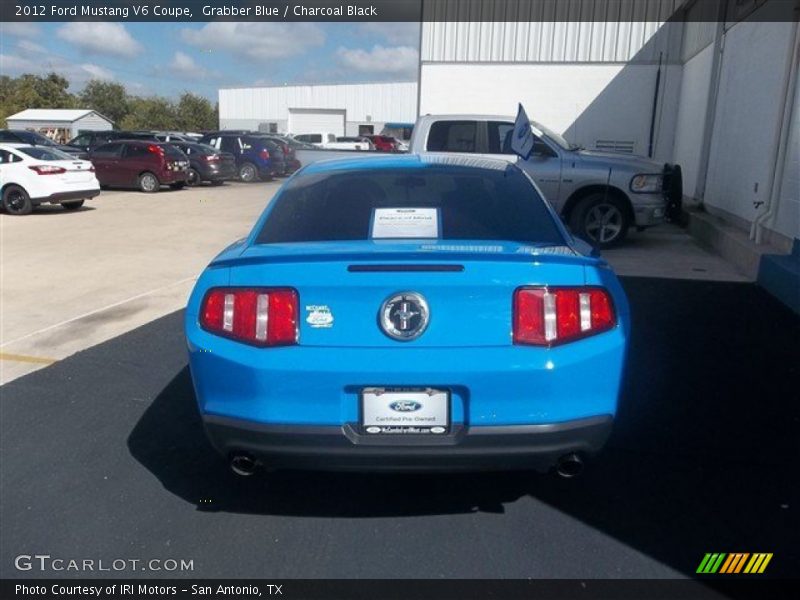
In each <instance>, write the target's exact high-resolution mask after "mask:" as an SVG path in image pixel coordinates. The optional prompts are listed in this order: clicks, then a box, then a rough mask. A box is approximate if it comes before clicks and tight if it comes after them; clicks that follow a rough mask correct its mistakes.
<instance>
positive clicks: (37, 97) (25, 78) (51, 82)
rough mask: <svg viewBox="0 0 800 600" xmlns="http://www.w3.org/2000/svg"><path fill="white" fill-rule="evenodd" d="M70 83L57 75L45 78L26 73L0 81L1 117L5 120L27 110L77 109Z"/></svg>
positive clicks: (51, 74) (53, 74)
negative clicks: (70, 90)
mask: <svg viewBox="0 0 800 600" xmlns="http://www.w3.org/2000/svg"><path fill="white" fill-rule="evenodd" d="M68 88H69V81H67V79H66V78H65V77H62V76H61V75H58V74H57V73H48V74H47V75H44V76H39V75H32V74H31V73H25V74H23V75H20V76H19V77H16V78H9V77H3V78H2V81H0V116H1V117H2V119H3V120H5V119H6V118H7V117H9V116H11V115H13V114H14V113H18V112H19V111H21V110H25V109H26V108H75V107H76V106H77V103H76V98H75V96H74V95H73V94H71V93H70V92H69V89H68Z"/></svg>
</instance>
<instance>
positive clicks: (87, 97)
mask: <svg viewBox="0 0 800 600" xmlns="http://www.w3.org/2000/svg"><path fill="white" fill-rule="evenodd" d="M79 98H80V104H81V108H91V109H92V110H96V111H97V112H99V113H100V114H101V115H104V116H106V117H108V118H109V119H111V120H112V121H114V123H116V124H119V123H121V122H122V120H123V119H124V118H125V116H126V115H127V114H128V111H129V110H130V107H129V104H130V101H129V99H128V94H127V93H126V91H125V86H123V85H122V84H119V83H113V82H110V81H100V80H98V79H92V80H91V81H90V82H89V83H87V84H86V87H85V88H83V91H82V92H81V93H80V95H79Z"/></svg>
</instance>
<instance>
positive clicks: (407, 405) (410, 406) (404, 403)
mask: <svg viewBox="0 0 800 600" xmlns="http://www.w3.org/2000/svg"><path fill="white" fill-rule="evenodd" d="M389 408H391V409H392V410H393V411H395V412H416V411H418V410H419V409H421V408H422V404H420V403H419V402H414V401H413V400H397V401H396V402H392V403H391V404H390V405H389Z"/></svg>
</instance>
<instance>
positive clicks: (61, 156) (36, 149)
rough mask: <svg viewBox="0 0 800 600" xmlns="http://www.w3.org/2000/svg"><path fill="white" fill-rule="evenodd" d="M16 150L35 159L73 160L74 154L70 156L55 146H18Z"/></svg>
mask: <svg viewBox="0 0 800 600" xmlns="http://www.w3.org/2000/svg"><path fill="white" fill-rule="evenodd" d="M18 150H19V151H20V152H22V153H24V154H27V155H28V156H30V157H32V158H35V159H37V160H75V157H74V156H70V155H69V154H67V153H66V152H62V151H61V150H58V149H56V148H45V147H43V146H30V147H27V148H18Z"/></svg>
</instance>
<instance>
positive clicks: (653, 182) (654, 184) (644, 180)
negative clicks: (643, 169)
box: [631, 174, 664, 194]
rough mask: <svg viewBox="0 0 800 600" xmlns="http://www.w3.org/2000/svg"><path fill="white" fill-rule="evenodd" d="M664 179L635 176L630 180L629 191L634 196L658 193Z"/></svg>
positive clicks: (660, 177)
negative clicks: (634, 194)
mask: <svg viewBox="0 0 800 600" xmlns="http://www.w3.org/2000/svg"><path fill="white" fill-rule="evenodd" d="M663 185H664V177H663V176H662V175H660V174H659V175H647V174H640V175H635V176H634V177H633V179H631V191H632V192H634V193H636V194H647V193H654V192H660V191H662V189H663Z"/></svg>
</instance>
